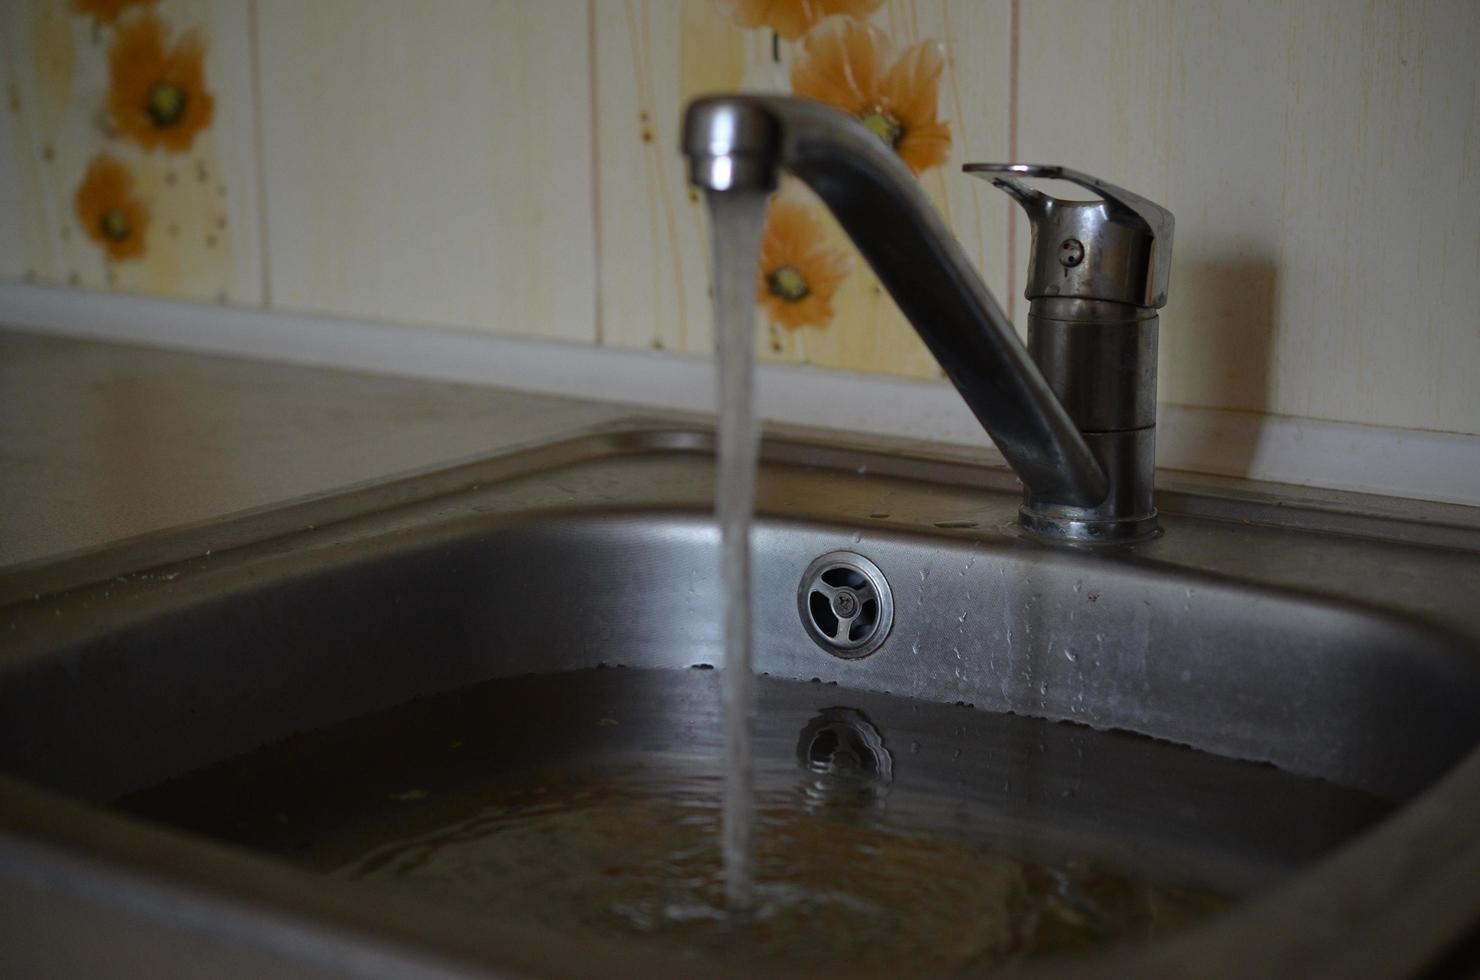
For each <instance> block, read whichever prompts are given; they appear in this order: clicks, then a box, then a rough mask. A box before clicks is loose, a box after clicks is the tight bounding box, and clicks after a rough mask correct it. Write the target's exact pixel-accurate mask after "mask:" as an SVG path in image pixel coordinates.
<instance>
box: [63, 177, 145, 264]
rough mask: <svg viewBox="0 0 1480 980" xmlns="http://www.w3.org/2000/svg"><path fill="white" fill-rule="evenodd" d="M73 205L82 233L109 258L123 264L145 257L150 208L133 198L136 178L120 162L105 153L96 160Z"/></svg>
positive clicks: (80, 185)
mask: <svg viewBox="0 0 1480 980" xmlns="http://www.w3.org/2000/svg"><path fill="white" fill-rule="evenodd" d="M73 203H74V206H75V207H76V210H77V220H78V221H80V222H81V223H82V227H83V230H85V231H86V232H87V236H88V237H89V238H91V239H92V240H93V241H95V242H97V243H98V244H99V245H101V246H103V251H104V252H106V253H107V254H108V258H110V259H112V260H114V261H115V262H124V261H127V260H129V259H137V258H139V257H140V256H142V255H143V254H144V238H145V236H146V235H147V234H148V231H149V208H148V207H147V206H146V205H145V204H144V202H143V200H142V199H140V198H139V197H137V196H135V195H134V177H133V174H132V173H130V172H129V169H128V167H126V166H124V164H123V163H121V162H120V161H119V160H118V159H117V158H115V157H112V156H109V155H108V154H106V153H103V154H99V155H98V156H97V157H94V158H93V162H92V163H91V164H90V165H89V166H88V168H87V175H86V176H84V177H83V178H82V183H81V184H79V185H78V187H77V193H76V195H75V196H74V198H73Z"/></svg>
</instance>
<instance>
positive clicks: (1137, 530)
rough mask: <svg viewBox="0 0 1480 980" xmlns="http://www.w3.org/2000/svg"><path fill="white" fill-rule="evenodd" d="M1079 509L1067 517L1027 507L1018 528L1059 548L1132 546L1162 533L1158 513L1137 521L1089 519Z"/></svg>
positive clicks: (1140, 516) (1067, 512) (1069, 509)
mask: <svg viewBox="0 0 1480 980" xmlns="http://www.w3.org/2000/svg"><path fill="white" fill-rule="evenodd" d="M1078 509H1079V508H1074V507H1065V508H1063V511H1064V513H1045V512H1043V511H1042V510H1030V509H1029V508H1028V507H1027V506H1024V507H1022V508H1020V509H1019V510H1018V527H1021V528H1022V529H1023V531H1024V532H1026V533H1027V534H1028V535H1029V536H1030V537H1033V538H1038V539H1039V540H1042V541H1052V542H1055V543H1057V544H1077V545H1096V544H1130V543H1133V542H1136V541H1148V540H1150V539H1151V538H1154V537H1156V536H1157V535H1158V534H1160V533H1161V524H1160V522H1159V521H1158V520H1157V514H1156V509H1155V508H1152V509H1151V511H1150V513H1146V514H1137V515H1136V516H1134V517H1119V518H1104V517H1086V516H1084V515H1083V514H1082V513H1081V514H1074V513H1072V512H1073V511H1075V510H1078Z"/></svg>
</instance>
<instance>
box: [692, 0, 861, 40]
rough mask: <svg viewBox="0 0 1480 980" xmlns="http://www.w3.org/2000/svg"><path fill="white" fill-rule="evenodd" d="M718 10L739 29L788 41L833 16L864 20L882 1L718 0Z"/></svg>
mask: <svg viewBox="0 0 1480 980" xmlns="http://www.w3.org/2000/svg"><path fill="white" fill-rule="evenodd" d="M719 2H720V7H721V8H722V9H723V10H725V11H726V12H727V13H728V14H729V15H730V19H731V20H733V21H734V22H735V23H737V24H739V25H740V26H741V27H769V28H770V29H771V30H773V31H775V32H776V33H777V34H780V35H781V36H782V37H784V38H786V39H787V40H788V41H795V40H796V39H797V38H799V37H801V36H802V35H803V34H805V33H806V32H807V28H809V27H811V26H812V25H813V24H815V23H817V22H818V21H819V20H822V19H823V18H824V17H830V16H831V15H833V14H848V15H851V16H853V17H867V16H868V15H869V14H871V13H873V12H874V11H875V10H878V9H879V8H880V7H882V6H883V5H884V0H719Z"/></svg>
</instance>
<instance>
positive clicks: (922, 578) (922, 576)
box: [920, 568, 930, 582]
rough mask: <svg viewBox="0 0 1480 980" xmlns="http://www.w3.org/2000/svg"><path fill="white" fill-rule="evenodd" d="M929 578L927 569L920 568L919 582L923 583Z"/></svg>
mask: <svg viewBox="0 0 1480 980" xmlns="http://www.w3.org/2000/svg"><path fill="white" fill-rule="evenodd" d="M929 577H930V569H928V568H922V569H920V581H922V582H923V581H925V580H926V579H927V578H929Z"/></svg>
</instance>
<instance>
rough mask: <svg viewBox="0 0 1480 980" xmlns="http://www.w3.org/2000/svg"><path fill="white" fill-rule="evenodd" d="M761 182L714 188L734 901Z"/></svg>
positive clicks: (743, 744)
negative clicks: (756, 187) (757, 187)
mask: <svg viewBox="0 0 1480 980" xmlns="http://www.w3.org/2000/svg"><path fill="white" fill-rule="evenodd" d="M766 198H767V194H766V193H765V192H764V191H725V192H714V191H711V192H709V193H708V204H709V219H710V220H709V227H710V236H711V242H712V245H713V248H714V265H713V269H714V337H715V351H716V355H717V357H716V361H717V364H718V370H719V471H718V473H717V474H716V480H715V487H716V489H715V507H716V510H717V512H718V517H719V526H720V581H721V587H722V588H723V590H724V593H723V594H724V596H725V670H724V681H723V683H724V706H725V783H724V812H723V818H722V821H721V846H722V851H723V855H724V876H725V903H726V905H727V906H728V908H729V909H730V910H731V911H742V910H745V909H748V908H750V907H751V905H752V903H753V902H754V899H755V881H754V866H755V845H754V840H753V832H754V827H755V795H754V774H753V771H752V768H753V764H752V762H751V754H750V729H751V720H752V718H753V716H754V714H755V677H754V674H753V672H752V665H751V661H752V657H751V631H750V612H751V605H750V599H751V588H750V520H751V515H752V514H753V512H754V510H755V469H756V454H757V450H758V445H759V438H760V437H759V428H758V427H757V425H756V421H755V404H754V391H755V351H754V330H755V280H756V275H757V267H758V265H759V261H760V260H759V252H760V240H761V226H762V224H763V223H764V221H765V216H766Z"/></svg>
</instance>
